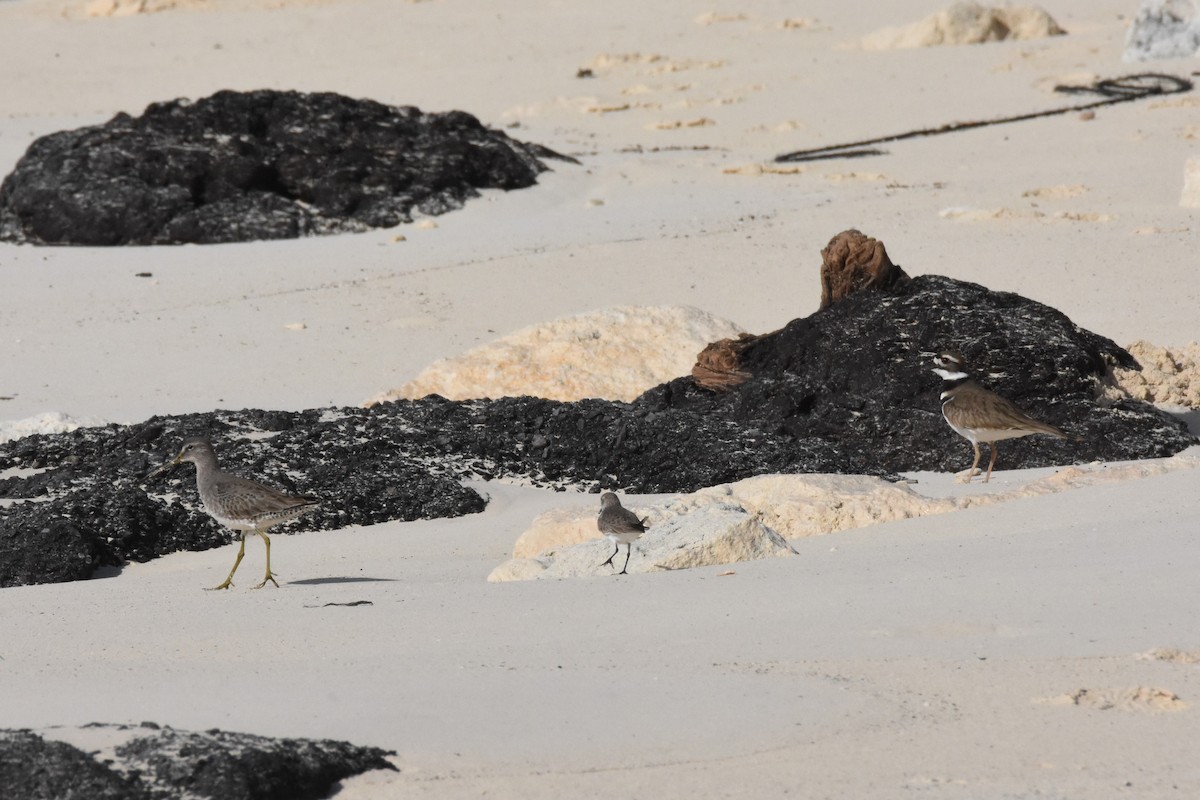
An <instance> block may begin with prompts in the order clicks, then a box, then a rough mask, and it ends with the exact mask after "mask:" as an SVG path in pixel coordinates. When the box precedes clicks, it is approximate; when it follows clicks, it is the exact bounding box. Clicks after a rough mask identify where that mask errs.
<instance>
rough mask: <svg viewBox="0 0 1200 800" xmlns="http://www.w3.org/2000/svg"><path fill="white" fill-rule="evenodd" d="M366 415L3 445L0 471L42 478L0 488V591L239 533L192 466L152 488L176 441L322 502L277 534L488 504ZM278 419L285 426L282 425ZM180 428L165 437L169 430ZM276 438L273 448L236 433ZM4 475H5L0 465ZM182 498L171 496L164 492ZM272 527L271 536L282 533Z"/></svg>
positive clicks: (209, 417)
mask: <svg viewBox="0 0 1200 800" xmlns="http://www.w3.org/2000/svg"><path fill="white" fill-rule="evenodd" d="M362 416H363V412H362V410H361V409H348V410H347V412H346V414H344V415H343V414H340V413H337V412H328V413H326V414H324V415H323V414H322V413H321V412H319V411H303V412H261V411H242V412H212V413H207V414H190V415H186V416H182V417H156V418H154V419H151V420H149V421H147V422H145V423H142V424H141V425H134V426H118V425H109V426H106V427H102V428H85V429H80V430H77V431H72V432H71V433H65V434H56V435H53V436H30V437H26V438H24V439H19V440H17V441H15V442H9V443H7V444H4V445H0V463H4V464H7V465H10V466H23V467H25V468H30V469H38V470H42V471H40V472H37V473H36V474H33V475H30V476H27V477H18V478H9V479H7V480H0V497H5V498H9V499H24V500H29V501H30V502H23V503H18V504H15V505H13V506H11V507H9V508H0V587H2V586H19V585H23V584H33V583H54V582H59V581H69V580H81V579H85V578H89V577H91V576H92V575H93V574H94V572H95V571H96V569H97V568H98V567H102V566H121V565H123V564H125V563H127V562H129V561H146V560H149V559H151V558H155V557H157V556H160V555H165V554H167V553H172V552H176V551H178V550H206V549H208V548H211V547H217V546H220V545H222V544H225V543H227V542H229V541H231V540H232V539H233V538H234V536H235V535H236V534H234V533H233V532H231V531H228V530H225V529H223V528H221V527H220V526H219V525H218V524H217V523H216V522H214V521H213V520H212V519H211V518H210V517H209V516H208V515H207V514H205V513H204V511H203V509H202V506H201V504H200V498H199V496H198V494H197V492H196V486H195V472H194V470H193V468H192V467H191V466H190V465H186V466H181V467H180V468H179V469H178V470H176V471H175V472H174V473H172V474H170V475H168V476H164V477H162V478H159V479H157V480H155V481H153V482H147V481H146V476H147V475H148V474H149V473H150V472H152V471H153V470H154V468H155V467H156V466H157V465H159V464H161V463H163V462H164V461H167V460H169V459H170V458H171V457H173V456H174V451H175V449H176V448H177V447H178V446H179V444H180V441H181V439H182V438H184V436H185V435H186V436H191V435H203V436H208V437H210V438H212V439H213V440H214V441H215V442H216V445H217V450H218V457H219V458H220V459H221V466H222V469H224V470H226V471H229V472H235V473H240V474H244V475H247V476H249V477H254V478H256V479H258V480H261V481H263V482H265V483H269V484H271V485H273V486H277V487H279V488H281V489H284V490H286V491H289V492H293V493H296V494H305V495H312V496H315V497H317V498H318V499H320V500H321V501H322V505H321V507H319V508H318V509H317V510H315V511H313V512H311V513H309V514H307V515H306V516H304V517H302V518H301V519H299V520H297V521H295V522H292V523H290V524H289V525H287V526H286V527H285V528H284V530H290V531H297V530H328V529H336V528H344V527H346V526H348V525H352V524H356V525H369V524H372V523H376V522H385V521H389V520H414V519H428V518H434V517H453V516H460V515H462V514H472V513H477V512H479V511H482V510H483V508H484V501H483V498H481V497H480V496H479V494H478V493H476V492H475V491H473V490H471V489H467V488H464V487H463V486H462V485H461V484H460V483H459V481H458V480H457V479H456V478H454V477H450V474H451V473H449V472H448V471H447V470H445V469H444V468H443V467H441V466H440V465H438V464H436V463H435V462H433V461H432V460H430V459H422V458H421V457H419V456H417V455H415V453H416V451H415V450H413V449H412V448H409V447H406V446H404V445H403V443H402V440H403V437H402V436H400V435H399V432H398V431H393V436H392V438H391V439H389V438H387V437H382V436H380V437H375V438H372V439H370V440H367V441H362V442H360V441H358V439H359V438H360V437H362V436H363V431H364V429H363V427H362V419H361V418H362ZM284 421H286V424H284ZM168 429H169V430H171V431H173V432H175V433H174V434H172V435H166V434H165V433H164V432H165V431H166V430H168ZM239 430H249V431H256V432H258V433H259V434H260V435H261V434H269V433H271V432H274V436H273V437H271V439H270V441H248V440H246V439H240V438H234V437H236V436H237V432H238V431H239ZM0 469H4V468H0ZM172 494H173V495H176V496H178V497H179V498H181V499H182V502H181V501H180V499H169V495H172ZM280 530H281V529H280V528H273V529H272V533H274V532H277V531H280Z"/></svg>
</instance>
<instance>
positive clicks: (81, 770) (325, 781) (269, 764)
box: [0, 723, 396, 800]
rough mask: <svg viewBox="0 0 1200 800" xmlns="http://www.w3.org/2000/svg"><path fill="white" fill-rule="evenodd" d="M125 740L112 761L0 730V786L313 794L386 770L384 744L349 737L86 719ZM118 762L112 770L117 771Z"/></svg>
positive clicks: (33, 795) (80, 791)
mask: <svg viewBox="0 0 1200 800" xmlns="http://www.w3.org/2000/svg"><path fill="white" fill-rule="evenodd" d="M88 727H100V728H106V729H109V730H110V732H111V734H112V735H113V736H114V737H118V738H124V740H125V741H124V743H122V744H119V745H117V746H116V748H115V759H114V762H115V763H114V765H113V766H110V765H109V764H102V763H100V762H98V761H97V760H96V759H95V758H94V756H93V755H92V754H88V753H84V752H83V751H81V750H79V749H78V748H76V747H73V746H71V745H69V744H65V743H62V742H56V741H48V740H46V739H44V738H43V737H41V736H39V735H37V734H34V733H31V732H29V731H12V730H0V786H3V787H4V790H5V795H4V796H5V797H13V798H21V799H22V800H60V799H61V798H67V797H77V798H88V800H92V799H93V798H95V800H184V798H212V800H318V798H323V797H328V796H329V793H330V792H331V791H333V790H334V789H335V788H336V785H337V783H338V782H339V781H342V780H344V779H346V778H349V777H352V776H354V775H359V774H362V773H364V772H368V771H370V770H375V769H387V770H393V771H394V770H395V769H396V768H395V767H394V766H393V765H392V764H391V762H389V761H388V760H387V756H388V755H393V753H390V752H389V751H385V750H381V749H379V748H375V747H359V746H356V745H352V744H350V743H348V742H339V741H333V740H328V739H326V740H311V739H270V738H267V737H263V736H254V735H252V734H246V733H229V732H226V731H219V730H211V731H205V732H204V733H194V732H190V731H177V730H174V729H172V728H169V727H160V726H158V725H155V724H152V723H143V724H142V726H141V727H137V728H130V727H129V726H124V725H119V726H114V725H92V726H88ZM118 770H119V771H118Z"/></svg>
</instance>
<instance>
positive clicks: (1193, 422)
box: [1167, 408, 1200, 436]
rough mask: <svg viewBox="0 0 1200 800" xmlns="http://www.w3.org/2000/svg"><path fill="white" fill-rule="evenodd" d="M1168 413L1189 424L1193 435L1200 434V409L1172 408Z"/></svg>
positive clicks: (1188, 426)
mask: <svg viewBox="0 0 1200 800" xmlns="http://www.w3.org/2000/svg"><path fill="white" fill-rule="evenodd" d="M1167 413H1168V414H1169V415H1170V416H1172V417H1174V418H1175V419H1177V420H1179V421H1180V422H1182V423H1183V424H1184V425H1187V429H1188V432H1189V433H1191V434H1192V436H1200V409H1198V408H1189V409H1185V410H1175V409H1170V410H1169V411H1167Z"/></svg>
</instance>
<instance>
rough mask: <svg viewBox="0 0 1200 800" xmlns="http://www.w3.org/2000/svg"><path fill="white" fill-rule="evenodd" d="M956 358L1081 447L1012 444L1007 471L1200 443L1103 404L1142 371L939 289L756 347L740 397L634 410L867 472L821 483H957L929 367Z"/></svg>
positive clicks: (1060, 322) (647, 404)
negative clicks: (835, 452)
mask: <svg viewBox="0 0 1200 800" xmlns="http://www.w3.org/2000/svg"><path fill="white" fill-rule="evenodd" d="M946 348H955V349H958V350H960V351H962V353H963V354H964V355H965V356H966V358H967V360H968V362H969V363H970V364H971V365H972V366H973V369H974V371H975V373H976V376H977V377H978V378H979V380H980V382H981V383H983V384H984V385H985V386H988V387H989V388H992V389H993V390H995V391H997V392H999V393H1001V394H1003V395H1005V396H1006V397H1008V398H1009V399H1011V400H1013V401H1014V402H1015V403H1017V404H1018V405H1019V406H1021V407H1022V408H1024V409H1025V410H1026V411H1028V412H1029V413H1031V414H1033V416H1035V417H1038V418H1040V419H1043V420H1045V421H1047V422H1049V423H1051V424H1053V425H1056V426H1058V427H1061V428H1063V429H1064V430H1066V431H1067V432H1068V433H1071V434H1072V435H1074V436H1078V437H1081V438H1082V441H1078V442H1076V441H1060V440H1053V441H1047V440H1046V439H1045V437H1027V438H1025V439H1017V440H1012V441H1006V442H1004V443H1003V444H1002V446H1001V450H1002V456H1001V459H1000V462H999V467H1000V468H1001V469H1013V468H1016V467H1028V466H1044V465H1048V464H1065V463H1072V462H1078V461H1091V460H1095V459H1101V460H1118V459H1127V458H1145V457H1150V456H1165V455H1171V454H1173V453H1175V452H1177V451H1179V450H1180V449H1182V448H1184V447H1186V446H1188V445H1189V444H1191V443H1193V442H1194V441H1195V440H1194V438H1193V437H1192V436H1191V435H1190V434H1188V433H1187V431H1186V429H1185V427H1184V426H1183V425H1182V423H1180V422H1178V421H1175V420H1170V419H1167V418H1166V417H1165V416H1164V415H1162V414H1160V413H1159V412H1157V411H1156V410H1155V409H1153V408H1152V407H1150V406H1147V405H1145V404H1142V403H1136V402H1130V401H1116V402H1115V403H1112V404H1101V403H1098V402H1097V401H1096V397H1097V394H1098V393H1099V391H1100V382H1101V379H1103V378H1104V377H1105V375H1106V374H1107V372H1108V370H1109V368H1110V366H1120V367H1124V368H1127V369H1136V368H1137V363H1136V361H1135V360H1134V359H1133V357H1132V356H1130V355H1129V353H1127V352H1126V351H1125V350H1123V349H1121V348H1120V347H1118V346H1117V345H1116V344H1115V343H1114V342H1112V341H1111V340H1109V339H1105V338H1104V337H1102V336H1097V335H1096V334H1093V333H1090V332H1088V331H1084V330H1082V329H1080V328H1078V327H1077V326H1075V325H1074V324H1073V323H1072V322H1071V321H1070V320H1069V319H1068V318H1067V317H1066V316H1065V315H1064V314H1062V313H1060V312H1058V311H1055V310H1054V309H1052V308H1049V307H1048V306H1044V305H1042V304H1040V303H1036V302H1034V301H1032V300H1028V299H1026V298H1023V297H1021V296H1019V295H1015V294H1010V293H1006V292H992V291H989V290H988V289H986V288H984V287H982V286H979V285H978V284H972V283H966V282H962V281H955V280H952V279H950V278H945V277H941V276H937V275H924V276H920V277H917V278H913V279H912V280H911V281H908V282H906V283H903V284H902V285H898V286H896V287H894V288H893V289H891V290H889V291H887V292H882V293H875V292H859V293H856V294H854V295H851V296H850V297H848V298H846V299H844V300H842V301H841V302H838V303H835V304H833V305H832V306H830V307H829V308H826V309H823V310H821V311H818V312H817V313H816V314H813V315H812V316H810V317H806V318H803V319H797V320H793V321H792V322H791V323H789V324H788V325H787V326H786V327H785V328H783V329H782V330H780V331H778V332H776V333H774V334H769V335H767V336H764V337H761V338H759V339H757V340H755V341H753V342H752V343H750V344H749V345H748V346H747V347H746V348H745V349H744V350H743V351H742V353H741V359H740V362H739V364H738V365H737V368H738V369H739V370H741V371H745V372H749V373H750V374H751V375H752V377H751V378H749V379H748V380H746V381H745V382H744V383H742V384H740V385H739V386H736V387H734V388H733V389H731V390H728V391H724V392H714V391H706V390H703V389H700V388H698V387H697V385H696V383H695V382H694V381H693V380H692V379H691V378H680V379H676V380H674V381H672V382H671V383H668V384H665V385H663V386H660V387H656V388H655V389H653V390H651V391H649V392H647V393H646V394H645V395H643V396H642V397H641V398H639V400H638V402H637V405H638V406H640V407H644V408H656V409H672V410H676V411H678V410H691V411H697V412H701V413H703V414H705V415H715V416H718V417H721V418H723V419H728V420H731V421H735V422H738V423H741V424H744V425H747V426H752V427H753V428H754V429H755V430H758V431H761V432H763V433H765V434H769V435H784V436H787V437H789V438H791V439H792V440H794V441H797V442H802V441H812V440H813V437H819V440H820V441H822V442H826V443H830V442H832V443H836V444H837V445H838V449H839V452H840V453H841V454H842V455H841V457H842V458H843V459H845V460H847V461H849V460H851V459H853V460H854V461H855V462H856V464H857V465H858V466H857V468H849V469H847V468H840V469H837V470H821V471H830V472H861V473H866V474H876V475H879V474H886V473H888V472H899V471H906V470H914V469H936V470H945V471H957V470H959V469H962V468H964V467H965V466H966V464H967V463H969V458H970V449H971V448H970V445H969V444H967V443H966V441H965V440H964V439H962V438H960V437H959V436H958V435H957V434H956V433H954V432H953V431H952V430H951V429H950V428H949V426H947V425H946V423H945V421H944V420H943V419H942V416H941V411H940V407H939V404H938V399H937V393H938V390H939V388H940V379H939V378H938V377H937V376H936V375H934V374H933V373H932V372H930V366H931V365H930V362H929V359H930V357H931V356H932V354H933V353H934V352H936V351H938V350H941V349H946ZM848 466H849V465H848V464H847V467H848ZM776 471H780V472H802V471H810V470H800V469H788V470H776Z"/></svg>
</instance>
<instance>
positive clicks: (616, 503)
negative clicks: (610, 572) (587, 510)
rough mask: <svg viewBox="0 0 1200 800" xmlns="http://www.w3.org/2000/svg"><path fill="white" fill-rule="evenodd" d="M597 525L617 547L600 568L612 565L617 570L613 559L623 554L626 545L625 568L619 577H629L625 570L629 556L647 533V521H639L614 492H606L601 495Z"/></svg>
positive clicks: (619, 573)
mask: <svg viewBox="0 0 1200 800" xmlns="http://www.w3.org/2000/svg"><path fill="white" fill-rule="evenodd" d="M596 525H597V527H599V528H600V532H601V533H603V534H604V536H605V538H607V539H608V540H609V541H610V542H612V543H613V545H614V546H615V547H616V549H615V550H613V554H612V555H611V556H609V557H608V561H605V562H604V563H603V564H601V565H600V566H602V567H603V566H606V565H612V567H613V569H616V567H617V565H616V564H613V559H614V558H616V557H617V553H619V552H621V545H622V544H624V545H625V566H623V567H621V571H620V572H618V573H617V574H618V575H628V574H629V573H627V572H626V571H625V570H626V569H628V567H629V556H630V554H631V553H632V552H633V543H634V542H636V541H637V540H638V537H639V536H641V535H642V534H643V533H645V531H646V520H644V519H638V517H637V515H636V514H634V513H633V512H632V511H630V510H629V509H627V508H625V507H624V506H622V505H621V500H620V498H618V497H617V496H616V495H615V494H613V493H612V492H605V493H604V494H602V495H600V516H598V517H597V518H596Z"/></svg>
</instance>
